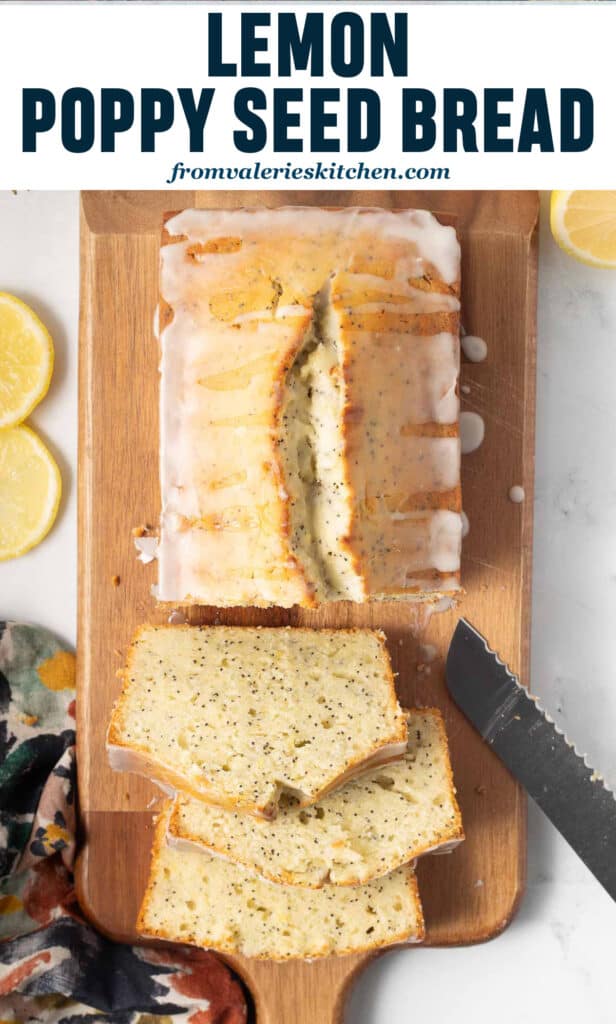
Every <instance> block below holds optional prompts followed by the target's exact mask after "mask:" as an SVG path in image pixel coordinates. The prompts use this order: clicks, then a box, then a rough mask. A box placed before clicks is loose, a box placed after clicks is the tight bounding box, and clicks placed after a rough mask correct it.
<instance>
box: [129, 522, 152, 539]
mask: <svg viewBox="0 0 616 1024" xmlns="http://www.w3.org/2000/svg"><path fill="white" fill-rule="evenodd" d="M150 530H151V527H150V526H148V524H147V523H142V524H141V526H133V528H132V530H131V533H132V535H133V537H146V536H147V535H148V533H149V532H150Z"/></svg>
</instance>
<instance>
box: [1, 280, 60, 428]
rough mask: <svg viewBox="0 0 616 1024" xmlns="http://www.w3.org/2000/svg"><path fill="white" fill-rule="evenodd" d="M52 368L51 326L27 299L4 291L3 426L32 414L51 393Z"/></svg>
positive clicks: (2, 323) (2, 319)
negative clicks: (45, 323)
mask: <svg viewBox="0 0 616 1024" xmlns="http://www.w3.org/2000/svg"><path fill="white" fill-rule="evenodd" d="M52 370H53V342H52V340H51V336H50V334H49V331H48V330H47V328H46V327H45V326H44V325H43V324H42V323H41V321H40V320H39V318H38V317H37V315H36V313H33V312H32V310H31V309H30V307H29V306H26V304H25V302H22V301H21V299H16V298H15V296H14V295H7V293H6V292H0V427H12V426H13V425H14V424H15V423H21V421H22V420H24V419H25V418H26V416H29V415H30V413H31V412H32V410H33V409H34V406H35V405H36V404H37V403H38V402H40V400H41V398H43V396H44V395H45V394H46V393H47V388H48V387H49V381H50V380H51V373H52Z"/></svg>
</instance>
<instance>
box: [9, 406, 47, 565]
mask: <svg viewBox="0 0 616 1024" xmlns="http://www.w3.org/2000/svg"><path fill="white" fill-rule="evenodd" d="M61 493H62V481H61V479H60V471H59V469H58V467H57V465H56V463H55V461H54V459H53V458H52V456H51V455H50V453H49V452H48V450H47V448H46V447H45V445H44V444H43V442H42V441H41V439H40V437H39V436H38V435H37V434H35V433H34V431H33V430H30V427H23V426H19V427H10V428H9V429H7V430H0V561H5V560H6V559H7V558H17V557H18V555H23V554H24V552H26V551H29V550H30V548H33V547H34V545H35V544H38V543H39V541H41V540H42V539H43V537H44V536H45V535H46V533H47V532H48V531H49V530H50V529H51V526H52V525H53V521H54V519H55V518H56V514H57V511H58V505H59V504H60V494H61Z"/></svg>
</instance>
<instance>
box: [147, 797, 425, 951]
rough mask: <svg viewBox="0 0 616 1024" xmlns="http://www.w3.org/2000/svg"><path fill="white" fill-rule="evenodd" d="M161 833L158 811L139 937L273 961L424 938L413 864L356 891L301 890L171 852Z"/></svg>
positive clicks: (197, 854)
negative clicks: (140, 935)
mask: <svg viewBox="0 0 616 1024" xmlns="http://www.w3.org/2000/svg"><path fill="white" fill-rule="evenodd" d="M166 830H167V815H166V814H163V815H162V816H161V818H160V819H159V823H158V826H157V830H156V838H155V842H154V849H153V854H152V863H151V868H150V878H149V883H148V887H147V891H146V894H145V897H144V900H143V904H142V906H141V910H140V913H139V918H138V921H137V929H138V931H139V932H140V933H141V934H142V935H144V936H147V937H149V938H157V939H165V940H167V941H172V942H187V943H191V944H192V945H195V946H203V947H206V948H208V949H215V950H219V951H220V952H222V953H242V954H244V955H245V956H250V957H257V958H259V959H261V958H267V959H273V960H287V959H292V958H296V959H298V958H299V959H306V958H312V957H321V956H343V955H345V954H348V953H359V952H361V951H362V950H366V949H376V948H378V947H380V946H389V945H392V944H394V943H397V942H420V941H421V940H422V939H423V937H424V925H423V916H422V911H421V904H420V902H419V895H418V891H417V883H416V880H415V875H414V873H413V870H412V869H411V868H410V867H404V868H399V869H398V870H397V871H395V872H393V874H391V875H387V876H386V877H385V878H380V879H377V880H375V881H373V882H369V883H368V884H367V885H362V886H358V887H356V888H353V889H351V888H341V887H339V886H334V885H328V886H324V887H323V888H322V889H309V890H306V889H298V888H296V887H293V886H284V885H272V884H271V882H267V881H265V880H264V879H263V878H261V877H260V876H259V875H253V874H251V873H249V872H248V871H246V869H245V868H243V867H241V866H240V865H238V864H232V863H231V862H230V861H226V860H222V859H221V858H219V857H212V856H211V855H210V854H208V853H206V852H205V851H201V850H197V849H183V850H179V849H173V848H172V847H169V846H167V845H166V842H165V833H166Z"/></svg>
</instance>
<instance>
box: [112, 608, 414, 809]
mask: <svg viewBox="0 0 616 1024" xmlns="http://www.w3.org/2000/svg"><path fill="white" fill-rule="evenodd" d="M407 740H408V733H407V725H406V717H405V714H404V712H403V711H402V709H401V708H400V706H399V704H398V702H397V699H396V694H395V690H394V682H393V675H392V671H391V666H390V663H389V658H388V654H387V650H386V647H385V642H384V637H383V635H382V634H381V633H377V632H373V631H371V630H362V629H355V630H312V629H248V628H241V627H227V626H214V627H194V626H143V627H142V628H141V629H140V630H139V631H138V632H137V635H136V637H135V639H134V640H133V643H132V645H131V647H130V650H129V653H128V661H127V667H126V670H125V673H124V688H123V691H122V695H121V697H120V699H119V700H118V702H117V704H116V706H115V708H114V711H113V715H112V718H111V724H110V726H109V733H108V750H109V756H110V761H111V764H112V767H114V768H117V769H120V770H128V771H137V772H140V773H141V774H144V775H146V776H148V777H150V778H152V779H154V780H156V781H158V782H160V783H162V784H163V785H167V786H171V787H174V788H176V789H179V790H182V791H186V792H188V793H191V794H193V795H194V796H196V797H198V798H200V799H204V800H206V801H208V802H211V803H216V804H219V805H221V806H223V807H230V808H234V809H235V808H237V809H240V810H242V811H244V812H246V811H248V812H250V813H253V814H257V815H262V816H265V817H274V816H275V814H276V812H277V809H278V803H279V798H280V795H281V793H283V792H289V793H292V794H293V795H295V796H296V797H297V800H298V802H299V804H300V806H302V807H303V806H306V805H309V804H313V803H315V801H316V800H318V799H319V798H320V797H321V796H322V795H323V794H324V793H326V792H327V791H328V790H330V789H332V788H333V787H336V786H338V785H340V784H341V783H342V782H344V781H346V779H347V778H350V777H352V776H353V775H355V774H357V773H358V772H360V771H363V770H364V769H366V768H368V767H370V766H371V765H374V764H382V763H384V762H387V761H391V760H393V759H394V758H399V757H400V756H402V755H403V754H404V751H405V750H406V744H407Z"/></svg>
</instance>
